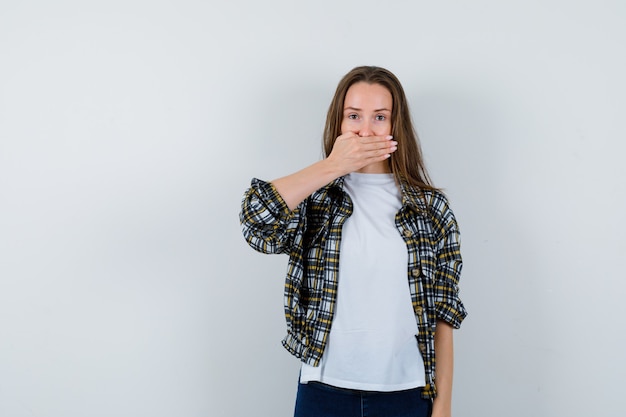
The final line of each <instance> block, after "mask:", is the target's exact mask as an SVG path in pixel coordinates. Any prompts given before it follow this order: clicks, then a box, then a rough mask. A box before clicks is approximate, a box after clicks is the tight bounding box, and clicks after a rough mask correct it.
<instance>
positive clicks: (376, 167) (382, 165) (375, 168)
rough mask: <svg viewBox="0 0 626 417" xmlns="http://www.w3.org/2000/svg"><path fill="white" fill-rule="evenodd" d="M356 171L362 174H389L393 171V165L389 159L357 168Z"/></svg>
mask: <svg viewBox="0 0 626 417" xmlns="http://www.w3.org/2000/svg"><path fill="white" fill-rule="evenodd" d="M356 172H358V173H360V174H389V173H391V167H390V166H389V162H388V161H387V160H384V161H379V162H373V163H371V164H369V165H366V166H364V167H363V168H361V169H359V170H357V171H356Z"/></svg>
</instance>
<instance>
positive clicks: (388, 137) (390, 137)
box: [385, 135, 393, 139]
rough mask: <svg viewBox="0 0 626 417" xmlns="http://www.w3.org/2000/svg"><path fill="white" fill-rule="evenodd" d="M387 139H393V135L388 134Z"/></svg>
mask: <svg viewBox="0 0 626 417" xmlns="http://www.w3.org/2000/svg"><path fill="white" fill-rule="evenodd" d="M385 139H393V136H391V135H389V136H386V137H385Z"/></svg>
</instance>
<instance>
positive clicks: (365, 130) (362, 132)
mask: <svg viewBox="0 0 626 417" xmlns="http://www.w3.org/2000/svg"><path fill="white" fill-rule="evenodd" d="M373 135H374V132H372V127H371V126H370V121H369V120H367V119H365V120H363V124H362V125H361V128H360V129H359V136H361V137H366V136H373Z"/></svg>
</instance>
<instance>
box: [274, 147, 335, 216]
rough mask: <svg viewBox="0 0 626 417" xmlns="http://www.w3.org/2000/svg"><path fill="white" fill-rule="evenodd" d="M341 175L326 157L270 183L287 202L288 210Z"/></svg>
mask: <svg viewBox="0 0 626 417" xmlns="http://www.w3.org/2000/svg"><path fill="white" fill-rule="evenodd" d="M341 175H343V173H342V172H341V171H339V170H338V169H337V168H336V167H335V166H334V165H333V164H332V163H331V162H330V161H328V159H324V160H322V161H318V162H316V163H314V164H312V165H309V166H308V167H306V168H304V169H302V170H300V171H298V172H295V173H293V174H291V175H287V176H285V177H282V178H278V179H275V180H273V181H272V184H273V185H274V187H276V191H278V193H279V194H280V196H281V197H282V198H283V200H285V203H287V206H288V207H289V210H293V209H295V208H296V207H297V206H298V204H300V203H301V202H302V201H303V200H304V199H305V198H307V197H308V196H309V195H311V194H312V193H313V192H314V191H316V190H318V189H320V188H321V187H323V186H325V185H326V184H328V183H329V182H331V181H333V180H335V179H337V178H339V177H340V176H341Z"/></svg>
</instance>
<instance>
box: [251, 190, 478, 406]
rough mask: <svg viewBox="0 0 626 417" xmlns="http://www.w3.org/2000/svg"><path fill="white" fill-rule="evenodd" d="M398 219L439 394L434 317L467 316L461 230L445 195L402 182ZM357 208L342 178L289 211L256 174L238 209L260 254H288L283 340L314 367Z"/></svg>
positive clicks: (424, 348)
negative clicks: (345, 232)
mask: <svg viewBox="0 0 626 417" xmlns="http://www.w3.org/2000/svg"><path fill="white" fill-rule="evenodd" d="M401 191H402V208H401V209H400V210H399V211H398V213H397V214H396V226H397V228H398V231H399V233H400V234H401V236H402V237H403V239H404V241H405V243H406V245H407V251H408V255H409V257H408V259H409V260H408V265H407V276H408V282H409V289H410V292H411V298H412V300H413V309H414V311H415V317H416V320H417V324H418V328H419V334H418V336H417V343H418V345H419V348H420V351H421V352H422V357H423V360H424V368H425V375H426V389H425V390H424V395H425V396H426V397H428V398H434V397H435V396H436V389H435V349H434V336H435V327H436V323H437V320H444V321H446V322H448V323H450V324H451V325H452V326H454V327H455V328H458V327H460V325H461V322H462V321H463V319H464V318H465V316H466V315H467V312H466V310H465V308H464V306H463V303H462V302H461V300H460V299H459V287H458V283H459V277H460V273H461V267H462V260H461V252H460V233H459V229H458V226H457V223H456V220H455V218H454V214H453V213H452V210H451V209H450V207H449V205H448V202H447V199H446V198H445V196H444V195H443V194H442V193H440V192H436V191H422V190H419V189H415V188H413V187H410V186H408V185H407V184H405V183H401ZM351 214H352V203H351V201H350V197H349V196H348V195H347V194H346V193H345V192H344V191H343V178H338V179H337V180H335V181H333V182H331V183H330V184H328V185H326V186H325V187H322V188H321V189H319V190H318V191H316V192H314V193H313V194H312V195H311V196H309V197H308V198H307V199H305V200H304V201H303V202H302V203H301V204H300V205H299V206H298V207H297V208H296V209H295V210H293V211H289V209H288V207H287V205H286V204H285V202H284V200H283V199H282V197H281V196H280V194H278V192H277V191H276V189H275V188H274V186H273V185H272V184H271V183H268V182H264V181H261V180H259V179H256V178H255V179H253V180H252V183H251V187H250V188H249V189H248V190H247V191H246V193H245V195H244V198H243V201H242V209H241V213H240V222H241V225H242V229H243V235H244V237H245V238H246V241H247V242H248V244H249V245H250V246H251V247H252V248H254V249H255V250H257V251H259V252H262V253H285V254H288V255H289V264H288V269H287V277H286V279H285V318H286V321H287V336H286V337H285V339H284V340H283V342H282V343H283V346H284V347H285V348H286V349H287V350H288V351H289V352H291V353H292V354H293V355H294V356H296V357H298V358H300V360H302V361H303V362H305V363H307V364H309V365H313V366H317V365H318V364H319V362H320V360H321V358H322V355H323V353H324V348H325V347H326V342H327V340H328V335H329V333H330V327H331V323H332V320H333V315H334V308H335V300H336V295H337V280H338V271H339V242H340V241H341V229H342V225H343V223H344V221H345V220H346V219H347V218H348V217H349V216H350V215H351Z"/></svg>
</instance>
